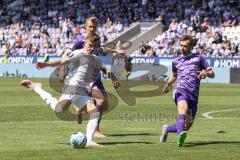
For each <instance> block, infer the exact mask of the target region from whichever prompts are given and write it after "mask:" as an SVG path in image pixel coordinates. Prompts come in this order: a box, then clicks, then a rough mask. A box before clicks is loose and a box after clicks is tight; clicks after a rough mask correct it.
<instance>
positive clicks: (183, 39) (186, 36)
mask: <svg viewBox="0 0 240 160" xmlns="http://www.w3.org/2000/svg"><path fill="white" fill-rule="evenodd" d="M187 40H189V41H190V42H191V45H192V44H193V37H192V36H190V35H183V36H181V37H180V38H179V41H187Z"/></svg>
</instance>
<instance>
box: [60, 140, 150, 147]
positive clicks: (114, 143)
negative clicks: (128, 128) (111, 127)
mask: <svg viewBox="0 0 240 160" xmlns="http://www.w3.org/2000/svg"><path fill="white" fill-rule="evenodd" d="M56 144H61V145H68V146H70V143H64V142H57V143H56ZM99 144H101V145H117V144H154V143H152V142H129V141H128V142H101V143H99Z"/></svg>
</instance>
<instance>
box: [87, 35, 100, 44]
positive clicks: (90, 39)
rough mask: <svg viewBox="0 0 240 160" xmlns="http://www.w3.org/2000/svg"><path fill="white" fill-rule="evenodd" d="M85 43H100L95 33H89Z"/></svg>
mask: <svg viewBox="0 0 240 160" xmlns="http://www.w3.org/2000/svg"><path fill="white" fill-rule="evenodd" d="M86 41H89V42H91V43H96V42H100V36H99V35H98V34H96V33H89V34H88V35H87V38H86Z"/></svg>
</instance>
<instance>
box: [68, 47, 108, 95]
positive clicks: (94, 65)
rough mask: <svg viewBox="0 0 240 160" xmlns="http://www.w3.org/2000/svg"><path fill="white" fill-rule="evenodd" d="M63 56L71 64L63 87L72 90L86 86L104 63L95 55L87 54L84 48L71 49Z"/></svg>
mask: <svg viewBox="0 0 240 160" xmlns="http://www.w3.org/2000/svg"><path fill="white" fill-rule="evenodd" d="M63 58H65V59H66V60H67V61H69V65H70V66H71V67H69V68H70V70H69V72H68V76H67V77H66V80H65V89H66V87H67V86H68V87H67V88H69V87H70V88H71V89H70V90H72V91H73V90H75V89H76V88H78V87H80V88H84V87H86V86H87V85H88V84H89V83H90V82H91V81H92V77H93V75H95V74H96V73H98V72H99V71H100V70H101V69H103V68H104V64H103V63H102V61H101V60H100V59H99V58H98V57H97V56H96V55H94V54H88V53H87V52H86V51H85V50H84V49H79V50H75V51H72V52H70V53H69V54H67V56H66V57H63ZM73 88H74V89H73ZM73 94H74V93H73Z"/></svg>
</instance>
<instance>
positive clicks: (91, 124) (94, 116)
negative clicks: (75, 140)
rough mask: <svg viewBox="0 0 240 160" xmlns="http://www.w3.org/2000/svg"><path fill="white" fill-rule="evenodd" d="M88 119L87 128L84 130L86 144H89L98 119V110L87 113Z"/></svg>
mask: <svg viewBox="0 0 240 160" xmlns="http://www.w3.org/2000/svg"><path fill="white" fill-rule="evenodd" d="M89 115H90V116H89V121H88V124H87V130H86V137H87V145H88V144H91V143H92V142H93V141H92V138H93V135H94V133H95V131H96V128H97V125H98V120H99V118H100V112H93V113H89Z"/></svg>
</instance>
